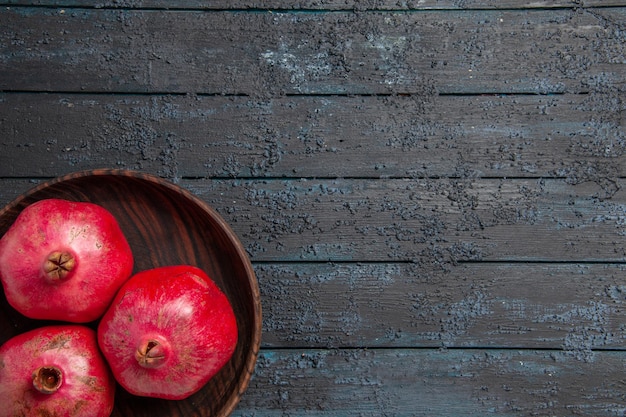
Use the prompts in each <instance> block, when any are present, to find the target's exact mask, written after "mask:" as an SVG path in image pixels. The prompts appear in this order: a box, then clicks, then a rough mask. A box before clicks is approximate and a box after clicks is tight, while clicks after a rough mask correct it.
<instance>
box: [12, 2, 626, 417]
mask: <svg viewBox="0 0 626 417" xmlns="http://www.w3.org/2000/svg"><path fill="white" fill-rule="evenodd" d="M624 6H626V3H625V2H624V1H622V0H585V1H578V0H540V1H513V0H419V1H417V0H416V1H395V0H364V1H363V0H362V1H359V0H348V1H344V0H298V1H294V2H286V1H282V0H281V1H279V0H250V1H242V0H233V1H225V0H215V1H210V2H207V1H200V0H189V1H185V2H180V1H174V0H172V1H169V0H168V1H165V0H103V1H98V2H91V1H87V0H33V1H28V0H7V1H5V2H4V3H2V8H0V206H2V205H4V204H6V203H8V202H9V201H11V200H12V199H14V198H15V197H16V196H17V195H19V194H20V193H22V192H25V191H26V190H28V189H29V188H31V187H33V186H36V185H38V184H41V182H42V181H45V180H47V179H49V178H51V177H54V176H57V175H63V174H65V173H67V172H71V171H76V170H82V169H93V168H100V167H121V168H134V169H139V170H141V171H143V172H147V173H153V174H157V175H159V176H161V177H164V178H169V179H171V180H173V181H174V182H176V183H177V184H178V185H180V186H182V187H183V188H184V189H186V190H188V191H190V192H191V193H193V194H194V195H196V196H197V197H198V198H199V199H200V200H201V201H203V202H205V203H208V204H210V205H211V206H212V207H213V208H215V209H216V210H217V211H218V213H220V214H221V215H222V216H223V218H224V219H226V221H227V222H228V223H229V224H230V226H231V227H232V228H233V230H234V231H235V233H236V235H237V236H238V237H239V238H240V240H241V241H242V244H243V246H244V248H245V250H246V251H247V253H248V254H249V256H250V258H251V259H252V261H253V265H254V271H255V273H256V275H257V276H258V277H259V285H260V293H261V299H262V307H263V310H264V313H265V315H264V319H263V322H262V326H263V328H262V330H263V344H262V349H261V355H260V360H259V361H258V363H257V366H256V368H255V374H254V375H253V377H252V380H251V385H250V386H249V389H248V390H247V391H246V392H245V394H244V395H243V397H242V398H241V402H240V403H239V405H238V406H237V408H236V409H235V411H234V413H233V416H238V417H244V416H245V417H252V416H256V417H258V416H267V417H269V416H272V417H273V416H330V415H332V416H344V415H350V416H351V415H360V416H381V415H387V416H429V417H430V416H435V415H437V416H460V415H462V416H476V417H478V416H481V417H482V416H485V415H496V416H526V415H528V416H530V415H540V416H555V415H557V416H565V415H568V416H569V415H584V416H594V417H595V416H622V415H624V413H625V412H626V394H625V393H626V382H625V379H624V376H623V375H624V371H625V370H626V369H625V368H624V366H625V362H624V346H625V345H624V334H625V330H626V329H625V326H626V325H625V324H624V323H626V321H625V320H624V317H623V315H624V303H625V302H626V296H625V295H624V294H625V292H624V291H625V287H624V284H623V277H624V268H625V267H626V246H625V244H624V236H625V235H626V229H625V225H626V219H625V217H624V213H625V208H626V206H625V200H626V195H625V194H624V187H623V182H624V178H626V172H624V169H625V168H624V167H625V166H626V164H625V163H624V162H625V161H624V150H625V148H624V144H625V143H626V140H624V138H625V135H624V126H626V124H625V121H626V119H625V118H624V115H625V114H626V109H625V108H624V107H625V106H624V102H625V101H624V81H625V74H626V71H624V63H625V62H626V61H625V59H624V56H625V55H626V50H625V45H626V42H625V40H626V38H625V35H624V34H625V33H626V31H625V29H626V26H625V24H624V22H625V21H626V14H625V13H626V8H625V7H624ZM91 192H94V191H93V190H91ZM141 192H148V193H149V190H142V191H141ZM141 192H140V194H141ZM169 206H170V207H175V206H176V204H175V203H173V202H172V203H171V204H170V205H169ZM170 227H174V226H172V225H170ZM148 258H149V256H148ZM149 261H150V260H149V259H148V260H147V261H146V260H144V262H149ZM0 307H1V311H2V312H3V313H4V314H5V316H3V319H5V320H7V319H8V320H12V319H15V317H12V316H11V313H10V312H7V308H6V306H0ZM7 316H8V318H7ZM11 330H13V329H11ZM3 334H4V333H3ZM221 388H222V389H228V388H229V386H228V384H224V385H223V386H222V387H221ZM118 394H119V395H120V396H121V398H122V400H125V399H126V398H125V396H126V395H127V394H124V393H123V392H120V393H118ZM218 394H219V393H218ZM134 400H135V401H136V402H134V403H133V404H135V405H134V406H133V407H135V409H133V408H132V407H127V408H118V411H117V414H116V417H130V416H134V415H136V414H137V413H140V414H141V413H144V414H145V413H148V414H150V413H156V412H158V411H163V410H168V411H169V412H170V415H172V416H180V417H183V416H184V417H188V416H189V415H196V414H197V413H196V408H195V407H196V405H195V403H194V404H191V405H189V404H185V405H180V404H160V403H157V404H155V403H152V402H150V401H145V402H143V401H141V400H137V399H134ZM197 401H198V402H204V401H211V397H210V396H209V395H208V394H207V396H202V397H198V399H197ZM138 410H140V411H138Z"/></svg>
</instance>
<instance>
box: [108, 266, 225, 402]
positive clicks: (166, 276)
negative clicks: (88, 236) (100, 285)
mask: <svg viewBox="0 0 626 417" xmlns="http://www.w3.org/2000/svg"><path fill="white" fill-rule="evenodd" d="M98 343H99V344H100V349H101V350H102V353H103V354H104V357H105V358H106V360H107V362H108V363H109V365H110V367H111V370H112V371H113V375H114V376H115V378H116V379H117V381H118V382H119V383H120V385H122V386H123V387H124V388H125V389H126V390H127V391H128V392H130V393H131V394H134V395H140V396H146V397H157V398H163V399H169V400H179V399H184V398H187V397H188V396H190V395H191V394H193V393H195V392H196V391H198V390H199V389H200V388H202V386H203V385H204V384H206V382H207V381H208V380H209V379H211V377H213V375H215V374H216V373H217V372H218V371H219V370H220V369H221V368H222V367H223V366H224V365H225V364H226V363H227V362H228V360H229V359H230V357H231V356H232V354H233V351H234V349H235V346H236V344H237V323H236V321H235V315H234V313H233V310H232V307H231V305H230V303H229V301H228V299H227V298H226V295H225V294H224V293H223V292H222V291H220V289H219V288H218V287H217V285H216V284H215V283H214V282H213V281H212V280H211V279H210V278H209V277H208V275H207V274H206V273H205V272H204V271H202V270H201V269H199V268H196V267H193V266H188V265H177V266H165V267H159V268H154V269H149V270H145V271H141V272H139V273H137V274H135V275H134V276H133V277H131V278H130V279H129V280H128V281H127V282H126V283H125V284H124V285H123V286H122V288H120V290H119V292H118V293H117V295H116V296H115V299H114V300H113V302H112V303H111V306H110V307H109V309H108V310H107V312H106V313H105V314H104V316H103V317H102V319H101V320H100V323H99V326H98Z"/></svg>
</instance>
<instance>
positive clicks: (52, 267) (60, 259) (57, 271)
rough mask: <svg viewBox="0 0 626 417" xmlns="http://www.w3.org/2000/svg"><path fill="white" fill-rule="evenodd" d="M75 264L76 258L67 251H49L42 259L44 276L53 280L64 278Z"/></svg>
mask: <svg viewBox="0 0 626 417" xmlns="http://www.w3.org/2000/svg"><path fill="white" fill-rule="evenodd" d="M75 266H76V258H74V255H72V254H71V253H70V252H67V251H54V252H51V253H50V254H49V255H48V256H47V257H46V260H45V261H44V264H43V271H44V273H45V276H46V277H47V278H48V279H49V280H50V281H53V282H56V281H61V280H64V279H66V278H67V277H68V276H69V274H70V273H71V272H72V270H73V269H74V267H75Z"/></svg>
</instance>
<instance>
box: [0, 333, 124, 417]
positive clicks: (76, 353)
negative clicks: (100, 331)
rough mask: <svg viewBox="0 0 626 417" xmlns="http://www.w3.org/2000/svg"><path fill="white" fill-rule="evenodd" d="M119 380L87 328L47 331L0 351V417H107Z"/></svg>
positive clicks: (18, 339) (11, 342) (17, 339)
mask: <svg viewBox="0 0 626 417" xmlns="http://www.w3.org/2000/svg"><path fill="white" fill-rule="evenodd" d="M114 396H115V380H114V379H113V376H112V375H111V371H110V370H109V368H108V366H107V364H106V362H105V360H104V358H103V357H102V355H101V354H100V351H99V350H98V342H97V339H96V332H95V331H94V330H92V329H90V328H88V327H86V326H84V325H80V324H66V325H57V326H45V327H40V328H37V329H35V330H31V331H29V332H26V333H22V334H20V335H17V336H14V337H13V338H11V339H9V340H8V341H7V342H6V343H4V344H3V345H2V346H1V347H0V399H2V400H1V402H2V405H1V406H0V417H15V416H50V417H52V416H59V417H61V416H63V417H81V416H84V417H109V416H110V415H111V413H112V411H113V401H114Z"/></svg>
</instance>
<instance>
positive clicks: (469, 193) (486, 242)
mask: <svg viewBox="0 0 626 417" xmlns="http://www.w3.org/2000/svg"><path fill="white" fill-rule="evenodd" d="M179 184H180V185H181V186H183V187H185V188H186V189H188V190H190V191H191V192H192V193H194V194H195V195H197V196H198V197H199V198H201V199H202V200H204V201H206V202H207V203H209V204H210V205H211V206H212V207H214V208H215V209H216V210H217V211H218V212H219V213H220V214H221V215H222V216H223V217H224V219H226V221H227V222H228V223H229V224H230V225H231V227H232V228H233V229H234V231H235V233H236V234H237V235H238V236H239V238H240V239H241V240H242V242H243V243H244V246H245V248H246V250H247V252H248V254H249V255H250V256H251V258H252V260H254V261H267V262H269V261H275V262H281V261H289V262H293V261H303V262H310V261H324V262H326V261H331V262H332V261H340V262H346V261H348V262H368V261H375V262H379V261H383V262H385V261H394V262H398V261H399V262H404V261H409V262H416V263H418V264H422V263H425V264H435V265H436V264H441V265H442V267H445V265H449V264H454V263H456V262H464V261H472V262H479V261H498V262H506V261H514V262H519V261H529V262H533V261H535V262H536V261H542V262H545V261H558V262H563V261H567V262H574V263H575V262H609V263H612V262H624V261H625V259H626V245H625V242H624V234H625V233H626V230H625V229H624V227H625V224H626V221H625V219H624V204H625V201H626V195H625V194H624V189H623V187H622V186H621V180H618V181H617V182H613V181H609V180H606V179H601V178H598V179H595V180H587V179H585V180H581V181H580V182H579V183H573V182H570V181H566V180H541V179H539V180H524V179H519V180H505V179H490V180H472V179H416V180H411V179H398V180H377V181H371V180H367V179H362V180H359V179H337V180H181V181H180V182H179ZM32 185H33V184H32V183H31V182H29V181H28V180H22V181H19V180H13V181H8V180H5V181H3V186H4V187H6V188H0V197H1V198H3V199H5V201H6V202H8V201H9V200H10V199H12V198H14V196H15V191H16V190H25V189H28V188H29V187H31V186H32Z"/></svg>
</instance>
